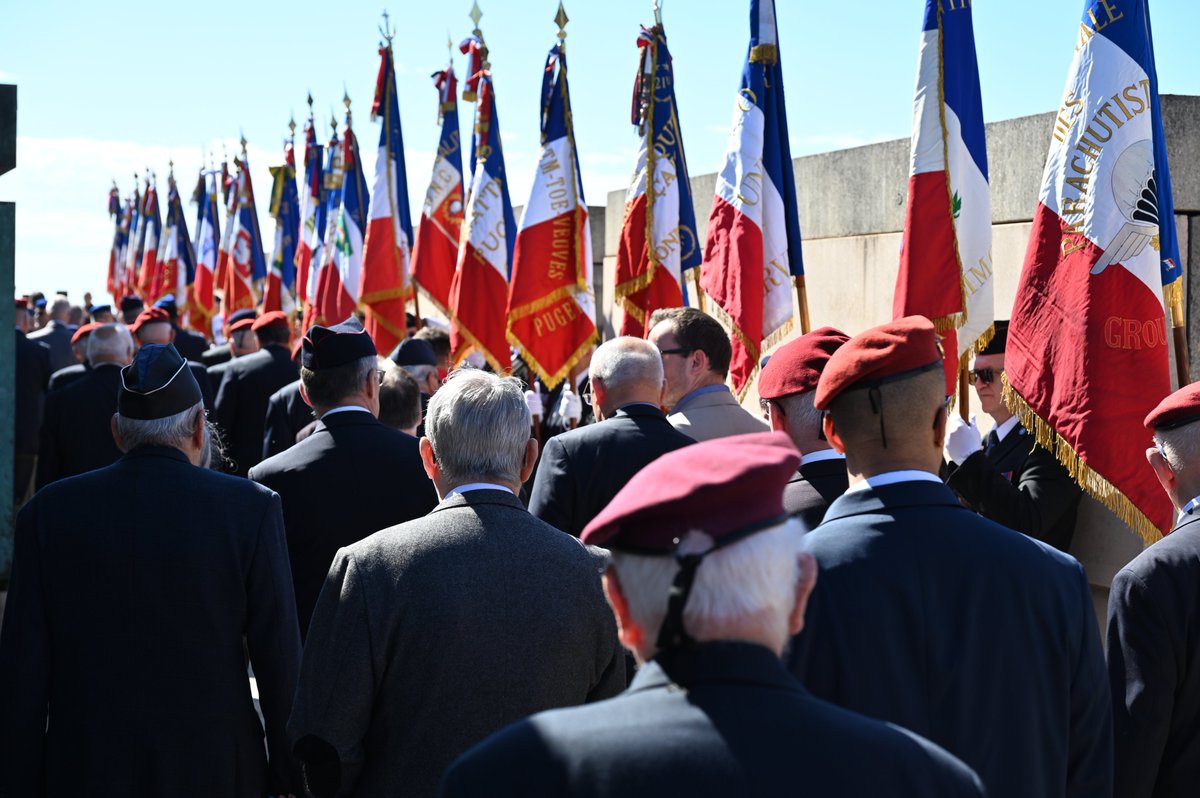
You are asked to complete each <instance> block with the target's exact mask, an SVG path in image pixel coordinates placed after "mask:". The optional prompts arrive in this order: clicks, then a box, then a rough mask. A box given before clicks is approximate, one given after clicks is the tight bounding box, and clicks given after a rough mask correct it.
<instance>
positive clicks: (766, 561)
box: [442, 433, 983, 798]
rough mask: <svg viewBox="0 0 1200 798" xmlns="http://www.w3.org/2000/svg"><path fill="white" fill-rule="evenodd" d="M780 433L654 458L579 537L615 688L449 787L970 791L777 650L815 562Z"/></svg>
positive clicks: (531, 723)
mask: <svg viewBox="0 0 1200 798" xmlns="http://www.w3.org/2000/svg"><path fill="white" fill-rule="evenodd" d="M799 462H800V456H799V454H798V453H797V452H796V450H795V449H794V448H793V447H792V445H791V443H790V441H788V439H787V437H786V436H785V435H784V434H783V433H763V434H756V435H742V436H732V437H726V438H719V439H716V440H713V441H709V442H705V443H699V444H697V445H695V446H689V447H687V448H685V449H681V450H679V451H676V452H671V453H670V454H666V455H663V456H662V457H661V458H659V459H658V460H657V461H655V462H654V463H652V464H651V465H649V466H648V467H646V468H645V469H643V470H642V471H641V473H639V474H638V475H637V477H636V479H634V480H633V481H632V482H630V483H629V484H628V485H627V486H626V487H625V488H624V489H623V490H622V491H621V492H620V493H618V494H617V496H616V498H615V499H614V500H613V501H612V503H611V504H609V505H608V506H607V507H606V508H605V509H604V511H603V512H601V513H600V515H598V516H597V517H596V518H595V520H593V521H592V522H591V524H589V525H588V527H587V529H586V530H585V531H584V533H583V541H584V542H585V543H594V544H597V545H603V546H606V547H609V548H610V549H612V562H611V565H610V567H609V569H608V570H607V572H606V573H605V575H604V586H605V590H606V592H607V593H608V598H609V602H610V603H611V604H612V608H613V612H614V614H615V615H616V617H617V623H618V625H619V627H620V630H621V640H622V642H623V643H625V645H626V647H628V648H629V649H630V650H631V651H633V652H634V654H635V655H636V656H637V658H638V660H640V661H642V662H643V663H645V664H644V665H643V666H642V668H641V670H640V671H639V672H638V674H637V676H636V677H635V678H634V680H633V683H632V684H631V685H630V687H629V690H628V691H626V692H625V693H624V694H623V695H621V696H619V697H617V698H615V699H613V700H611V701H605V702H601V703H599V704H595V705H592V706H588V707H579V708H574V709H563V710H557V711H553V712H543V713H541V714H538V715H535V716H533V717H532V718H529V719H527V720H525V721H522V722H521V723H518V724H516V725H514V726H510V727H509V728H507V729H505V730H504V731H502V732H500V733H499V734H496V735H494V736H492V737H491V738H489V739H488V740H487V741H485V742H484V743H483V744H481V745H480V746H477V747H476V748H474V749H473V750H472V751H470V752H469V753H467V754H466V755H465V756H463V757H462V758H460V759H459V760H458V761H457V762H456V763H455V764H454V765H453V766H452V767H451V768H450V770H449V771H448V772H447V774H446V777H445V780H444V782H443V790H442V791H443V795H446V796H453V797H454V798H458V796H476V795H478V796H483V795H487V796H557V795H572V796H594V797H595V798H600V797H601V796H613V797H614V798H615V797H616V796H621V798H629V797H630V796H633V797H634V798H636V797H637V796H663V795H688V796H693V795H694V796H728V795H746V796H751V795H754V796H758V795H761V796H774V795H790V794H805V795H808V794H811V795H871V796H979V795H982V794H983V792H982V788H981V786H980V784H979V781H978V779H977V777H976V776H975V774H974V773H973V772H972V771H971V770H970V769H968V768H967V767H966V766H965V765H963V764H962V763H961V762H959V761H958V760H956V759H955V758H954V757H952V756H951V755H950V754H948V753H946V752H945V751H943V750H942V749H940V748H938V747H937V746H935V745H933V744H932V743H930V742H928V741H926V740H923V739H921V738H920V737H917V736H916V735H913V734H910V733H907V732H904V731H902V730H900V729H899V728H897V727H889V726H886V725H884V724H882V723H880V722H878V721H873V720H868V719H867V718H864V717H862V716H859V715H856V714H854V713H851V712H848V711H846V710H842V709H839V708H837V707H834V706H833V705H831V704H826V703H824V702H823V701H819V700H817V699H816V698H814V697H812V696H811V695H809V694H808V693H807V692H806V691H805V690H804V688H803V687H802V686H801V684H800V683H799V682H797V681H796V680H795V679H794V678H793V677H791V676H790V675H789V674H788V673H787V671H786V670H785V669H784V666H783V663H782V662H781V661H780V656H781V654H782V652H783V648H784V646H785V645H786V644H787V641H788V637H789V635H791V634H794V633H795V632H796V631H798V630H799V629H800V627H801V626H802V625H803V622H804V610H805V606H806V603H807V601H808V595H809V593H810V592H811V591H812V589H813V585H814V583H815V582H816V578H817V572H816V562H815V560H814V559H813V557H812V555H810V554H808V553H807V552H806V551H805V548H804V528H803V525H802V524H801V523H800V522H799V521H798V520H795V519H791V518H789V517H788V515H787V514H786V512H785V511H784V507H783V489H784V486H785V485H786V484H787V482H788V480H789V479H790V478H791V476H792V474H794V473H795V470H796V466H797V465H799Z"/></svg>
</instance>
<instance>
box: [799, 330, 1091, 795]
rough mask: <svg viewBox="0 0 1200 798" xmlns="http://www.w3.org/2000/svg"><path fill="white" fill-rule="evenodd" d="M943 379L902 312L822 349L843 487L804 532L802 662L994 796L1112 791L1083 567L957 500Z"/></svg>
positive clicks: (821, 394) (929, 339)
mask: <svg viewBox="0 0 1200 798" xmlns="http://www.w3.org/2000/svg"><path fill="white" fill-rule="evenodd" d="M944 391H945V377H944V374H943V371H942V355H941V347H940V345H939V344H938V342H937V335H936V332H935V331H934V328H933V325H932V323H930V321H929V320H928V319H926V318H924V317H922V316H909V317H907V318H903V319H897V320H896V321H893V322H890V323H888V324H884V325H881V326H879V327H875V328H872V329H870V330H867V331H866V332H863V333H861V334H860V335H857V336H855V337H854V338H851V339H850V341H849V342H847V343H846V344H844V345H843V346H842V347H841V348H840V349H839V350H838V351H837V352H835V353H834V355H833V357H831V358H830V360H829V363H828V364H827V365H826V367H825V370H824V372H822V374H821V379H820V382H819V383H818V386H817V395H816V400H815V403H814V404H815V407H816V408H817V409H819V410H826V411H828V412H827V414H826V417H825V435H826V437H827V438H828V439H829V442H830V443H832V444H833V446H834V447H836V448H837V449H839V450H841V451H844V452H845V453H846V466H847V469H848V471H849V474H850V487H849V489H848V490H847V491H846V493H845V494H844V495H843V496H842V497H841V498H839V499H837V500H836V501H835V502H834V503H833V504H832V505H831V506H830V508H829V511H828V512H827V513H826V515H825V521H824V523H822V524H821V526H820V527H818V528H817V530H816V531H814V532H812V533H811V534H810V535H809V536H808V544H809V547H810V550H811V551H812V552H813V554H815V555H816V558H817V562H818V563H819V564H820V567H821V579H820V582H819V583H818V584H817V587H816V590H814V591H813V595H812V598H811V600H810V601H809V608H808V618H807V622H806V626H805V629H804V631H803V632H801V633H800V635H799V636H798V637H797V638H796V639H795V641H794V643H793V648H792V654H791V658H790V662H791V668H792V672H793V673H795V674H796V675H797V676H798V677H800V680H801V681H803V682H804V683H805V685H807V686H808V688H809V689H810V690H812V691H813V692H814V693H815V694H816V695H818V696H820V697H823V698H826V699H828V700H830V701H832V702H834V703H836V704H840V705H841V706H844V707H846V708H848V709H853V710H855V711H858V712H861V713H863V714H864V715H870V716H872V717H876V718H879V719H881V720H886V721H890V722H892V723H897V724H900V725H901V726H904V727H906V728H909V729H911V730H913V731H915V732H917V733H918V734H921V735H923V736H925V737H928V738H929V739H931V740H933V741H934V742H936V743H938V744H939V745H942V746H944V747H945V748H946V749H947V750H948V751H950V752H951V753H953V754H955V755H956V756H958V757H959V758H961V759H962V760H963V761H964V762H966V763H967V764H968V765H970V766H971V767H972V768H974V769H975V771H976V772H978V773H979V775H980V777H981V778H982V779H983V782H984V785H985V786H986V787H987V790H988V793H989V794H990V795H998V796H1000V795H1002V796H1009V795H1011V796H1018V795H1019V796H1022V798H1050V797H1051V796H1057V797H1058V798H1061V797H1062V796H1072V797H1078V798H1084V796H1088V797H1089V798H1092V797H1094V796H1107V795H1111V794H1112V707H1111V701H1110V699H1109V695H1108V687H1107V679H1106V674H1105V671H1104V658H1103V654H1102V652H1101V649H1100V638H1099V629H1098V628H1097V624H1096V620H1095V611H1094V609H1093V607H1092V599H1091V592H1090V589H1089V587H1088V581H1087V577H1086V574H1085V573H1084V570H1083V567H1082V566H1081V565H1080V564H1079V563H1078V562H1077V561H1075V560H1074V559H1073V558H1071V557H1070V556H1069V555H1066V554H1063V553H1062V552H1060V551H1058V550H1056V549H1054V548H1052V547H1051V546H1048V545H1046V544H1044V543H1041V542H1040V541H1037V540H1033V539H1031V538H1028V537H1026V536H1024V535H1021V534H1019V533H1017V532H1014V531H1012V530H1010V529H1006V528H1004V527H1002V526H1000V525H999V524H996V523H994V522H992V521H989V520H987V519H985V518H982V517H980V516H978V515H976V514H975V513H973V512H971V511H970V510H968V509H966V508H965V507H963V506H962V505H961V504H960V503H959V501H958V498H957V497H956V496H955V495H954V493H953V491H951V490H950V489H949V488H948V487H946V486H945V485H944V484H942V482H941V480H940V479H938V476H937V473H938V469H939V466H940V465H941V462H942V445H943V442H944V438H945V429H946V405H945V403H944Z"/></svg>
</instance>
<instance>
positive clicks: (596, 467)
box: [529, 336, 695, 537]
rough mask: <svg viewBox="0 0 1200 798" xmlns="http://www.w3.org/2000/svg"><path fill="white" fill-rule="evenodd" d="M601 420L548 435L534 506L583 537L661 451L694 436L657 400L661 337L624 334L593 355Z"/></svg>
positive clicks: (531, 503)
mask: <svg viewBox="0 0 1200 798" xmlns="http://www.w3.org/2000/svg"><path fill="white" fill-rule="evenodd" d="M591 377H592V396H593V399H592V406H593V407H594V408H595V410H596V413H597V416H598V417H599V419H600V423H598V424H590V425H588V426H586V427H579V428H577V429H573V430H570V431H569V432H564V433H562V434H561V435H556V436H554V437H553V438H551V439H550V440H548V441H546V446H545V450H544V451H543V452H542V458H541V461H540V462H539V463H538V469H537V476H536V477H535V478H534V481H533V492H532V494H531V498H530V501H529V512H531V513H533V514H534V515H536V516H537V517H538V518H540V519H542V520H543V521H545V522H546V523H548V524H550V525H551V526H553V527H556V528H558V529H561V530H562V531H564V532H569V533H571V534H572V535H575V536H576V537H578V536H579V535H580V533H582V532H583V528H584V527H585V526H587V525H588V522H589V521H591V520H592V519H593V518H595V517H596V514H597V513H599V512H600V511H601V510H603V509H604V507H605V505H607V504H608V503H609V502H610V501H611V500H612V498H613V496H616V495H617V491H619V490H620V489H621V488H623V487H625V483H627V482H628V481H629V480H630V479H632V478H633V475H634V474H636V473H637V472H638V471H641V470H642V468H643V467H645V466H647V465H649V464H650V463H652V462H653V461H654V460H655V459H657V458H658V457H659V456H660V455H663V454H666V453H667V452H672V451H675V450H676V449H680V448H682V447H684V446H687V445H689V444H692V443H695V441H693V440H692V439H691V438H689V437H688V436H687V435H684V434H683V433H682V432H680V431H679V430H677V429H675V428H674V427H673V426H671V422H669V421H667V417H666V414H664V413H663V412H662V410H660V409H659V407H658V401H659V398H660V397H661V396H662V386H663V367H662V357H661V356H660V355H659V354H658V349H657V348H656V347H655V346H654V344H651V343H649V342H648V341H645V340H643V339H641V338H632V337H629V336H621V337H620V338H614V339H613V340H611V341H607V342H605V343H604V344H601V345H600V347H599V348H598V349H597V350H596V352H595V354H594V355H593V356H592V364H591Z"/></svg>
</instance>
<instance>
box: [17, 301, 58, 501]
mask: <svg viewBox="0 0 1200 798" xmlns="http://www.w3.org/2000/svg"><path fill="white" fill-rule="evenodd" d="M14 305H15V308H14V310H15V321H16V328H15V330H14V331H13V332H14V337H15V342H14V352H13V354H14V366H15V369H14V372H15V373H14V375H13V377H14V391H13V417H12V419H11V420H10V422H9V423H11V424H12V425H13V508H14V510H17V509H20V507H21V503H22V502H23V501H25V498H26V497H27V496H28V495H29V493H30V491H31V490H32V489H33V477H34V472H35V471H36V469H37V458H38V447H39V446H40V445H41V432H42V419H43V417H44V413H45V407H46V385H47V383H48V382H49V380H50V375H51V371H50V347H48V346H46V345H45V344H40V343H38V342H37V341H31V340H29V338H28V337H26V335H25V333H26V332H28V330H29V328H30V326H31V325H32V324H33V316H32V314H31V313H30V312H29V301H28V300H26V299H23V298H21V299H17V300H16V301H15V302H14Z"/></svg>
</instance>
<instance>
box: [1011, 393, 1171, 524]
mask: <svg viewBox="0 0 1200 798" xmlns="http://www.w3.org/2000/svg"><path fill="white" fill-rule="evenodd" d="M1000 382H1001V384H1002V386H1003V387H1002V394H1001V395H1002V397H1003V399H1004V404H1005V405H1007V406H1008V409H1009V410H1011V411H1012V412H1013V413H1015V414H1016V415H1017V417H1018V418H1019V419H1020V420H1021V425H1022V426H1023V427H1025V429H1027V430H1028V431H1029V432H1030V433H1031V434H1032V435H1033V436H1034V439H1035V440H1036V441H1037V442H1038V445H1039V446H1041V447H1042V448H1044V449H1046V450H1047V451H1049V452H1050V453H1051V454H1053V455H1054V456H1055V457H1056V458H1057V459H1058V461H1059V462H1060V463H1062V464H1063V465H1064V466H1066V468H1067V472H1068V473H1069V474H1070V475H1071V478H1072V479H1074V480H1075V482H1077V483H1078V484H1079V486H1080V487H1081V488H1083V489H1084V490H1085V491H1087V493H1088V495H1089V496H1091V497H1092V498H1094V499H1096V500H1097V501H1099V502H1100V503H1101V504H1103V505H1104V506H1105V507H1107V508H1108V509H1109V510H1110V511H1111V512H1112V513H1113V515H1115V516H1117V518H1119V519H1121V523H1123V524H1125V525H1126V526H1128V527H1129V528H1130V529H1132V530H1133V531H1134V532H1136V533H1137V534H1138V536H1139V537H1141V539H1142V540H1143V541H1144V542H1145V544H1146V545H1147V546H1148V545H1150V544H1151V543H1154V542H1155V541H1158V540H1162V536H1163V535H1162V530H1161V529H1159V528H1158V527H1156V526H1155V525H1154V524H1153V523H1152V522H1151V521H1150V519H1149V518H1148V517H1147V516H1146V514H1145V513H1143V512H1142V511H1141V510H1139V509H1138V507H1137V505H1135V504H1134V503H1133V502H1132V501H1130V500H1129V497H1127V496H1126V495H1125V494H1124V493H1122V492H1121V491H1120V489H1119V488H1117V486H1116V485H1114V484H1112V483H1111V482H1109V481H1108V480H1107V479H1105V478H1104V477H1102V476H1101V475H1100V474H1098V473H1096V472H1095V471H1093V470H1092V469H1091V468H1090V467H1089V466H1088V464H1087V463H1085V462H1084V461H1083V458H1081V457H1080V456H1079V454H1078V452H1076V451H1075V449H1074V447H1072V446H1071V444H1070V442H1069V441H1067V439H1066V438H1064V437H1063V436H1062V435H1059V434H1058V432H1057V431H1055V429H1054V427H1052V426H1050V424H1048V423H1047V422H1046V421H1045V420H1044V419H1043V418H1042V417H1041V416H1039V415H1038V414H1037V413H1036V412H1035V411H1034V409H1033V408H1032V407H1030V406H1029V403H1028V402H1026V401H1025V399H1024V398H1023V397H1022V396H1021V395H1020V394H1019V393H1017V390H1016V389H1015V388H1013V387H1012V385H1010V384H1009V382H1008V377H1007V375H1005V373H1004V372H1000Z"/></svg>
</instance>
